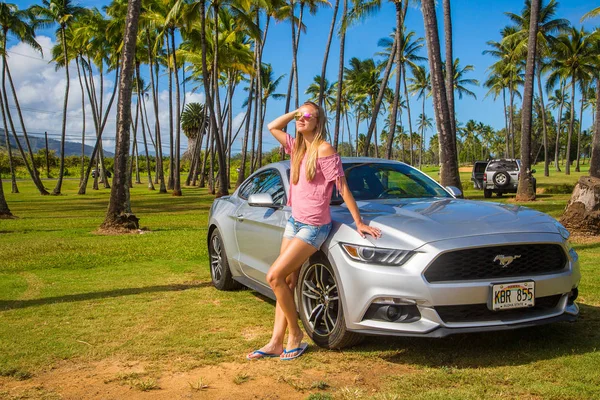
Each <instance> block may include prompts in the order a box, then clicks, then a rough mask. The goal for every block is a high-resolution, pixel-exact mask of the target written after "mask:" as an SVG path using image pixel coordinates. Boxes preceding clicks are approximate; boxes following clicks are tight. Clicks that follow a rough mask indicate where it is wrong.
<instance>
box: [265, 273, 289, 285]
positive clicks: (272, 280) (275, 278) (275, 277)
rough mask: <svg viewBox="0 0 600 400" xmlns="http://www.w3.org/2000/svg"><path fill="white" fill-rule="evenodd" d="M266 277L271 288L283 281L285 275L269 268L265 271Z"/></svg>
mask: <svg viewBox="0 0 600 400" xmlns="http://www.w3.org/2000/svg"><path fill="white" fill-rule="evenodd" d="M266 278H267V283H268V284H269V286H271V287H272V288H274V287H275V286H278V285H280V284H282V283H285V277H283V276H282V275H281V273H280V272H279V271H277V270H273V269H271V270H270V271H269V272H267V277H266Z"/></svg>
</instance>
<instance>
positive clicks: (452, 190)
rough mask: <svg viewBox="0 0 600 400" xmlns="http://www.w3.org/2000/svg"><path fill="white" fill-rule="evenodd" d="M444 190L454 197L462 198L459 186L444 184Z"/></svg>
mask: <svg viewBox="0 0 600 400" xmlns="http://www.w3.org/2000/svg"><path fill="white" fill-rule="evenodd" d="M446 190H447V191H449V192H450V194H451V195H452V196H453V197H454V198H455V199H462V198H464V196H463V192H462V191H461V190H460V189H459V188H457V187H456V186H446Z"/></svg>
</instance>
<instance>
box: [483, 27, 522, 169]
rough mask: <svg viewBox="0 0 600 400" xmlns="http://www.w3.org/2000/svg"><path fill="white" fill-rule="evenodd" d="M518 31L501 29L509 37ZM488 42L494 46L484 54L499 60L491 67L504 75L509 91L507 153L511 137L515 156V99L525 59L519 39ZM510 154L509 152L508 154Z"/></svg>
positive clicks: (509, 28)
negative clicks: (522, 55)
mask: <svg viewBox="0 0 600 400" xmlns="http://www.w3.org/2000/svg"><path fill="white" fill-rule="evenodd" d="M515 32H517V29H516V28H515V27H505V28H504V29H502V30H501V32H500V33H501V35H502V37H509V36H511V35H513V34H514V33H515ZM487 44H488V45H489V46H491V47H492V49H491V50H485V51H484V52H483V54H490V55H492V56H493V57H495V58H497V59H498V61H497V62H496V63H494V65H493V66H492V67H491V68H490V70H491V71H493V72H494V73H495V74H498V75H500V76H502V79H503V80H506V82H505V83H504V84H505V85H506V86H505V87H506V88H507V89H508V93H509V109H508V110H509V111H508V112H509V117H508V130H507V132H508V136H507V140H506V142H507V143H506V146H507V153H508V152H509V137H510V139H511V141H512V149H510V152H511V154H510V155H511V157H513V158H514V156H515V154H514V153H515V130H514V115H515V112H514V109H515V107H514V100H515V96H519V94H518V90H517V87H518V86H519V85H520V84H522V82H523V78H522V76H523V68H524V65H523V59H522V57H521V51H520V44H519V43H518V42H517V41H514V40H513V41H504V40H503V41H501V42H495V41H488V42H487ZM507 155H508V154H507Z"/></svg>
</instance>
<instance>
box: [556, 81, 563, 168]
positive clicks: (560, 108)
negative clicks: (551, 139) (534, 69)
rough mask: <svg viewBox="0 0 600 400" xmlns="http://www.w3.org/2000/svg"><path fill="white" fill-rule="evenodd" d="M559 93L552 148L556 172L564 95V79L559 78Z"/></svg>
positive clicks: (558, 166)
mask: <svg viewBox="0 0 600 400" xmlns="http://www.w3.org/2000/svg"><path fill="white" fill-rule="evenodd" d="M560 93H561V100H560V105H559V107H558V115H557V117H556V126H557V129H556V142H555V148H554V168H555V170H556V172H560V164H559V162H558V161H559V159H558V157H559V153H560V152H559V150H560V133H561V130H562V108H563V99H564V95H565V84H564V81H563V80H562V79H561V81H560Z"/></svg>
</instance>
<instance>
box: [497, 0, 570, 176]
mask: <svg viewBox="0 0 600 400" xmlns="http://www.w3.org/2000/svg"><path fill="white" fill-rule="evenodd" d="M557 7H558V3H557V2H556V0H550V1H549V2H548V4H546V5H545V6H542V8H541V9H540V16H539V21H538V34H537V45H536V48H537V52H536V76H537V84H538V88H537V89H538V92H539V94H538V96H539V98H540V104H541V111H542V131H543V135H544V139H543V141H544V144H543V146H544V155H545V156H544V176H549V175H550V170H549V168H550V159H549V157H548V133H547V124H546V108H545V106H544V92H543V90H542V73H543V72H544V69H545V68H546V66H547V63H546V62H545V61H544V59H545V58H546V57H548V56H549V55H550V49H551V43H552V42H553V41H554V40H555V37H554V36H553V34H554V33H557V32H563V31H565V30H566V29H567V28H568V27H569V25H570V23H569V21H568V20H566V19H561V18H559V19H554V18H553V17H554V15H555V14H556V9H557ZM506 15H508V17H509V18H510V19H511V20H512V21H513V22H514V24H515V27H516V28H517V32H515V33H514V34H513V35H511V36H508V37H506V38H505V39H504V40H516V41H518V42H520V43H522V46H521V49H522V51H523V52H524V51H525V50H526V49H527V40H528V36H529V21H530V19H531V18H530V16H531V1H530V0H526V2H525V7H524V8H523V10H522V11H521V15H519V14H514V13H506ZM523 57H525V54H523Z"/></svg>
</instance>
